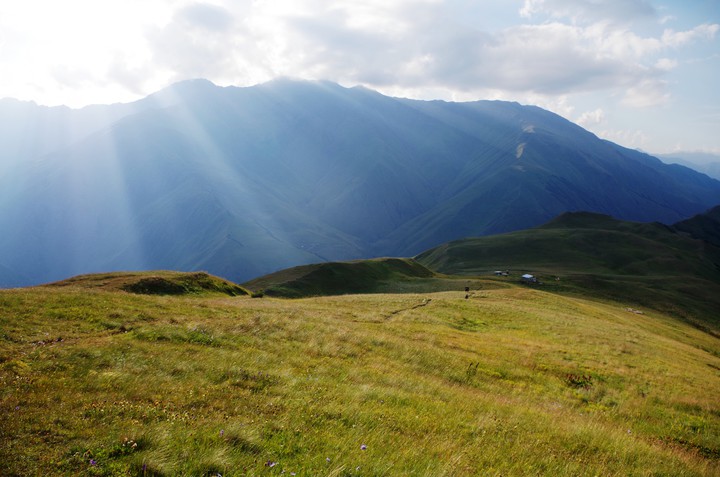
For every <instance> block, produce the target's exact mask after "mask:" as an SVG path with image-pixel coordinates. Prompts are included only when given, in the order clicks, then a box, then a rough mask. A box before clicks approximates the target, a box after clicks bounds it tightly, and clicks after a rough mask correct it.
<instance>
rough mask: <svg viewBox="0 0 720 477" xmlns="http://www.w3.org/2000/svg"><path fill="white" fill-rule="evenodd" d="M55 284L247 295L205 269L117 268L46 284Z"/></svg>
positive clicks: (151, 292)
mask: <svg viewBox="0 0 720 477" xmlns="http://www.w3.org/2000/svg"><path fill="white" fill-rule="evenodd" d="M45 286H46V287H51V288H62V287H72V288H86V289H91V290H106V291H125V292H128V293H136V294H140V295H204V294H221V295H230V296H240V295H247V294H248V291H247V290H245V289H244V288H242V287H240V286H238V285H236V284H234V283H232V282H229V281H227V280H225V279H223V278H219V277H215V276H213V275H210V274H208V273H205V272H193V273H184V272H173V271H152V272H113V273H98V274H90V275H79V276H76V277H73V278H68V279H67V280H62V281H59V282H54V283H50V284H47V285H45Z"/></svg>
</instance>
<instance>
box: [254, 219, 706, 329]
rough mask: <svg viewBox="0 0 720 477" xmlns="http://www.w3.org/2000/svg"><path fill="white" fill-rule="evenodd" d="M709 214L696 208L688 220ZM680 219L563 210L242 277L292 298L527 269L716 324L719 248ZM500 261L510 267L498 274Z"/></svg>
mask: <svg viewBox="0 0 720 477" xmlns="http://www.w3.org/2000/svg"><path fill="white" fill-rule="evenodd" d="M711 219H712V215H711V214H708V215H706V216H698V217H696V218H694V219H693V223H696V222H698V221H700V222H702V223H707V221H708V220H711ZM683 224H684V223H683ZM681 225H682V224H678V226H666V225H663V224H659V223H638V222H627V221H621V220H616V219H613V218H612V217H609V216H607V215H601V214H594V213H587V212H574V213H566V214H563V215H561V216H559V217H557V218H556V219H554V220H552V221H550V222H548V223H547V224H545V225H543V226H540V227H536V228H533V229H528V230H524V231H519V232H512V233H507V234H500V235H494V236H487V237H478V238H471V239H464V240H457V241H453V242H449V243H447V244H444V245H441V246H439V247H436V248H433V249H430V250H428V251H426V252H424V253H422V254H420V255H418V256H417V257H415V258H414V259H380V260H358V261H354V262H328V263H321V264H315V265H308V266H302V267H296V268H292V269H288V270H282V271H280V272H277V273H273V274H270V275H267V276H263V277H261V278H258V279H255V280H252V281H250V282H247V283H245V284H244V286H245V287H246V288H248V289H250V290H253V291H254V292H256V293H263V292H264V293H267V294H268V295H273V296H283V297H292V298H297V297H307V296H319V295H339V294H353V293H408V292H433V291H435V292H437V291H447V290H463V289H464V288H465V287H470V288H472V289H491V288H497V287H502V286H504V285H505V284H507V283H517V282H519V281H520V276H521V275H522V274H524V273H530V274H532V275H535V276H536V277H537V278H539V280H540V284H538V286H541V287H543V289H544V290H546V291H551V292H556V293H562V294H566V295H575V296H583V297H586V298H594V299H598V300H612V301H617V302H621V303H625V304H626V305H627V306H628V307H639V308H642V309H653V310H658V311H661V312H663V313H668V314H671V315H673V316H676V317H680V318H682V319H684V320H687V321H689V322H691V323H693V324H694V325H695V326H698V327H700V328H702V329H705V330H707V331H709V332H711V333H720V315H718V313H717V310H719V309H720V248H718V247H716V246H714V245H713V244H711V243H708V242H706V241H704V240H700V239H697V238H692V237H691V236H689V235H688V233H686V232H684V231H683V230H682V229H681ZM506 270H508V271H510V275H509V276H507V277H504V276H502V277H496V276H495V272H496V271H506Z"/></svg>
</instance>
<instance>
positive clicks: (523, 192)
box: [0, 80, 720, 283]
mask: <svg viewBox="0 0 720 477" xmlns="http://www.w3.org/2000/svg"><path fill="white" fill-rule="evenodd" d="M13 108H14V109H13ZM18 108H20V109H22V111H24V112H23V114H15V113H17V111H18ZM0 118H1V119H2V124H0V125H5V124H6V123H10V122H14V124H13V125H12V127H9V129H8V130H7V131H9V132H7V131H6V132H3V133H0V139H2V143H0V150H1V151H2V152H1V153H0V157H1V158H3V159H2V163H3V168H2V171H4V173H2V172H0V186H1V187H0V230H3V232H4V233H3V234H2V236H0V257H2V263H3V264H4V265H5V266H6V267H7V268H9V269H11V270H13V271H14V272H15V273H17V274H20V275H24V276H26V277H28V279H29V280H30V283H38V282H46V281H52V280H58V279H61V278H65V277H67V276H71V275H77V274H81V273H88V272H93V271H106V270H117V269H125V270H126V269H157V268H171V269H184V270H199V269H206V270H208V271H210V272H212V273H215V274H218V275H222V276H224V277H227V278H229V279H232V280H235V281H238V282H240V281H245V280H247V279H250V278H253V277H255V276H259V275H262V274H265V273H268V272H272V271H274V270H278V269H282V268H287V267H289V266H293V265H299V264H306V263H313V262H318V261H324V260H346V259H353V258H360V257H372V256H383V255H412V254H416V253H418V252H420V251H422V250H423V249H426V248H429V247H431V246H434V245H436V244H438V243H441V242H445V241H448V240H452V239H456V238H459V237H463V236H477V235H482V234H487V233H496V232H505V231H509V230H517V229H522V228H526V227H529V226H534V225H538V224H540V223H542V222H544V221H546V220H548V219H550V218H551V217H554V216H556V215H557V214H558V213H561V212H564V211H567V210H578V209H583V210H593V211H598V212H603V213H609V214H613V215H615V216H617V217H620V218H624V219H632V220H659V221H664V222H668V223H669V222H675V221H677V220H681V219H684V218H687V217H690V216H692V215H693V214H696V213H698V212H701V211H703V210H706V209H708V208H709V207H712V206H714V205H716V204H718V203H720V182H717V181H713V180H711V179H709V178H707V177H706V176H704V175H701V174H698V173H695V172H693V171H691V170H689V169H684V168H680V166H668V165H664V164H662V163H660V161H658V160H656V159H654V158H651V157H649V156H646V155H643V154H640V153H637V152H635V151H629V150H626V149H623V148H620V147H618V146H615V145H613V144H611V143H608V142H605V141H601V140H599V139H598V138H597V137H595V136H594V135H592V134H590V133H588V132H587V131H584V130H583V129H581V128H579V127H578V126H576V125H573V124H571V123H569V122H568V121H566V120H564V119H562V118H560V117H558V116H556V115H554V114H552V113H549V112H547V111H543V110H541V109H539V108H535V107H525V106H520V105H518V104H514V103H503V102H484V101H481V102H475V103H446V102H441V101H433V102H423V101H411V100H400V99H395V98H389V97H385V96H382V95H380V94H378V93H376V92H373V91H370V90H367V89H363V88H352V89H347V88H343V87H340V86H338V85H336V84H332V83H324V82H299V81H290V80H277V81H273V82H270V83H267V84H263V85H259V86H255V87H251V88H232V87H229V88H220V87H217V86H215V85H213V84H212V83H210V82H207V81H203V80H198V81H190V82H185V83H180V84H177V85H175V86H172V87H170V88H167V89H165V90H163V91H160V92H158V93H156V94H154V95H151V96H149V97H148V98H145V99H143V100H141V101H138V102H136V103H132V104H130V105H111V106H98V107H92V108H84V109H82V110H77V111H74V110H70V109H67V108H59V109H56V108H40V107H37V106H34V105H32V104H28V103H12V102H0ZM0 129H2V128H0ZM13 131H14V132H13ZM21 131H22V134H21V133H20V132H21ZM69 131H71V133H70V132H69ZM37 144H41V145H42V146H38V145H37Z"/></svg>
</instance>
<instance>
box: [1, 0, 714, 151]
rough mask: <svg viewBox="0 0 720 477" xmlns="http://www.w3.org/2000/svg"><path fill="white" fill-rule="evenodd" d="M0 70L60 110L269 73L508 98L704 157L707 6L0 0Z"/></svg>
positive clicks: (412, 93) (539, 1)
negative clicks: (181, 84)
mask: <svg viewBox="0 0 720 477" xmlns="http://www.w3.org/2000/svg"><path fill="white" fill-rule="evenodd" d="M0 72H1V73H0V98H4V97H11V98H16V99H21V100H27V101H35V102H36V103H38V104H42V105H48V106H55V105H61V104H64V105H68V106H70V107H75V108H77V107H82V106H85V105H88V104H109V103H116V102H129V101H134V100H137V99H140V98H142V97H144V96H147V95H148V94H151V93H153V92H155V91H158V90H160V89H162V88H164V87H166V86H168V85H170V84H172V83H175V82H178V81H182V80H186V79H195V78H206V79H209V80H211V81H213V82H214V83H215V84H218V85H221V86H229V85H234V86H251V85H254V84H258V83H262V82H265V81H269V80H271V79H273V78H276V77H281V76H282V77H292V78H300V79H311V80H314V79H317V80H330V81H335V82H338V83H340V84H342V85H344V86H348V87H350V86H355V85H363V86H366V87H368V88H372V89H375V90H377V91H380V92H382V93H384V94H387V95H391V96H398V97H407V98H416V99H443V100H448V101H474V100H480V99H499V100H508V101H517V102H520V103H522V104H533V105H537V106H540V107H543V108H546V109H549V110H551V111H553V112H556V113H558V114H560V115H562V116H564V117H565V118H567V119H569V120H571V121H573V122H576V123H578V124H580V125H581V126H583V127H585V128H586V129H589V130H590V131H592V132H594V133H595V134H597V135H598V136H600V137H602V138H605V139H609V140H611V141H614V142H617V143H619V144H621V145H624V146H626V147H631V148H637V149H642V150H645V151H649V152H654V153H671V152H675V151H681V150H682V151H703V152H710V153H716V154H720V87H719V86H718V85H720V0H474V1H473V0H362V1H346V0H334V1H325V0H208V1H187V0H102V1H98V0H64V1H62V2H58V1H56V0H22V1H4V2H2V3H0Z"/></svg>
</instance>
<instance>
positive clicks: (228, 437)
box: [0, 287, 720, 476]
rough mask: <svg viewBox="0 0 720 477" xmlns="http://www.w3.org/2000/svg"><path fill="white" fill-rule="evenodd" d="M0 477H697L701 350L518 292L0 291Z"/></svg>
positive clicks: (710, 392) (707, 419) (719, 364)
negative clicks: (234, 294) (308, 295)
mask: <svg viewBox="0 0 720 477" xmlns="http://www.w3.org/2000/svg"><path fill="white" fill-rule="evenodd" d="M0 310H2V311H0V327H1V329H2V333H0V380H1V384H2V386H1V388H0V389H1V391H0V406H2V409H1V410H2V412H1V413H0V416H2V417H0V432H1V433H2V435H1V437H2V439H0V442H1V444H0V446H1V447H0V462H3V465H4V466H5V469H6V472H5V473H7V474H9V475H16V474H18V475H216V474H218V473H220V474H222V475H280V474H281V473H282V472H283V471H284V472H285V474H284V475H291V473H295V475H348V476H349V475H538V474H544V475H715V474H717V473H718V472H720V463H719V462H720V405H719V404H718V401H717V396H718V395H720V377H719V376H720V341H718V340H717V339H716V338H713V337H712V336H710V335H707V334H704V333H702V332H701V331H699V330H696V329H694V328H691V327H689V326H687V325H685V324H683V323H681V322H678V321H674V320H672V319H670V318H667V317H665V316H663V315H659V314H655V313H653V312H648V313H646V314H644V315H638V314H634V313H629V312H627V311H626V310H625V309H624V307H623V306H622V304H614V303H598V302H590V301H584V300H580V299H572V298H565V297H560V296H557V295H552V294H548V293H543V292H541V291H537V290H531V289H526V288H516V287H510V288H506V289H496V290H481V291H476V292H474V293H473V294H472V296H471V298H470V299H467V300H466V299H464V293H460V292H444V293H434V294H405V295H356V296H338V297H326V298H315V299H303V300H275V299H267V298H264V299H252V298H247V297H243V298H219V297H192V298H187V297H163V296H133V295H129V294H126V293H117V292H104V291H87V290H79V289H73V288H67V289H31V290H14V291H3V292H1V293H0Z"/></svg>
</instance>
